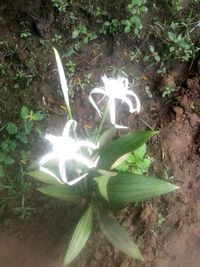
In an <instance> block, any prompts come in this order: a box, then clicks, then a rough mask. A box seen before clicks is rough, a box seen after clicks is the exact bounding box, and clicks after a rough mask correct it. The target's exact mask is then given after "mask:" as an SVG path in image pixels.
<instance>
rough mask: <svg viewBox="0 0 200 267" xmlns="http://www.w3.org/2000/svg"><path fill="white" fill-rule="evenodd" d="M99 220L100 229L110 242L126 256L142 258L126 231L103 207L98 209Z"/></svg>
mask: <svg viewBox="0 0 200 267" xmlns="http://www.w3.org/2000/svg"><path fill="white" fill-rule="evenodd" d="M99 222H100V228H101V231H102V232H103V234H104V235H105V237H106V238H107V239H108V240H109V241H110V243H112V244H113V245H114V246H115V247H116V248H118V249H119V250H121V251H122V252H124V253H125V254H127V255H128V256H131V257H133V258H136V259H139V260H143V257H142V254H141V252H140V250H139V248H138V247H137V245H136V244H135V243H134V241H133V240H132V239H131V238H130V237H129V235H128V233H127V232H126V231H125V230H124V228H123V227H122V226H121V225H120V224H119V223H118V222H116V221H115V220H114V219H113V218H112V217H110V216H109V215H108V213H107V212H106V211H104V210H103V209H100V210H99Z"/></svg>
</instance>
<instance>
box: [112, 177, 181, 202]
mask: <svg viewBox="0 0 200 267" xmlns="http://www.w3.org/2000/svg"><path fill="white" fill-rule="evenodd" d="M177 188H178V187H177V186H175V185H173V184H171V183H168V182H166V181H164V180H161V179H158V178H155V177H151V176H145V175H139V174H128V173H119V174H118V175H116V176H115V177H111V178H110V179H109V182H108V185H107V194H108V199H109V203H110V204H112V205H121V204H128V203H133V202H139V201H144V200H147V199H151V198H154V197H157V196H160V195H162V194H166V193H169V192H171V191H174V190H176V189H177Z"/></svg>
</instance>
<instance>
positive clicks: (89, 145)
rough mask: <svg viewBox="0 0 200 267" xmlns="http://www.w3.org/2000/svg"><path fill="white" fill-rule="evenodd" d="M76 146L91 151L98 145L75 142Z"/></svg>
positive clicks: (87, 142)
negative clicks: (90, 149)
mask: <svg viewBox="0 0 200 267" xmlns="http://www.w3.org/2000/svg"><path fill="white" fill-rule="evenodd" d="M76 145H77V146H78V147H88V148H92V149H97V148H98V145H95V144H93V143H91V142H89V141H77V142H76Z"/></svg>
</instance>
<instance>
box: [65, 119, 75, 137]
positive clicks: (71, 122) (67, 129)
mask: <svg viewBox="0 0 200 267" xmlns="http://www.w3.org/2000/svg"><path fill="white" fill-rule="evenodd" d="M76 125H77V122H76V121H75V120H69V121H68V122H67V123H66V125H65V127H64V130H63V137H68V136H69V134H70V129H71V128H72V127H73V128H72V131H74V132H75V129H76Z"/></svg>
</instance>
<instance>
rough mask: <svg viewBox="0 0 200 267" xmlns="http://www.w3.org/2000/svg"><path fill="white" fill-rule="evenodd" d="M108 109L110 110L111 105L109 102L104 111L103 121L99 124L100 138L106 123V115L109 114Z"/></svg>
mask: <svg viewBox="0 0 200 267" xmlns="http://www.w3.org/2000/svg"><path fill="white" fill-rule="evenodd" d="M108 111H109V105H108V103H107V104H106V106H105V108H104V112H103V116H102V119H101V122H100V125H99V128H98V130H97V136H98V138H99V136H100V134H101V132H102V129H103V125H104V123H105V120H106V117H107V115H108Z"/></svg>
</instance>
